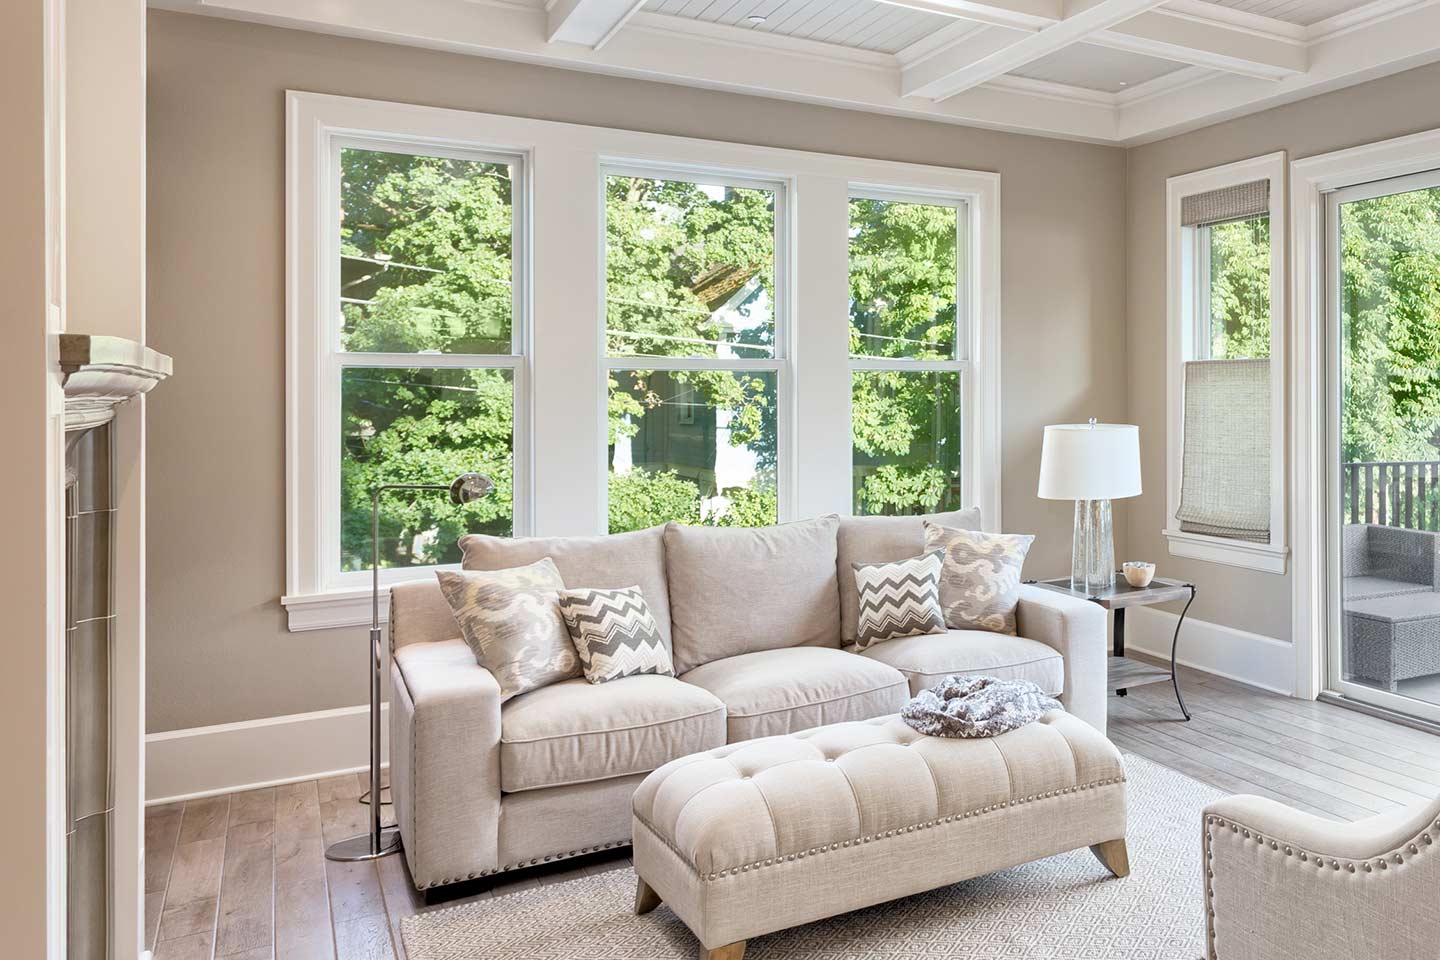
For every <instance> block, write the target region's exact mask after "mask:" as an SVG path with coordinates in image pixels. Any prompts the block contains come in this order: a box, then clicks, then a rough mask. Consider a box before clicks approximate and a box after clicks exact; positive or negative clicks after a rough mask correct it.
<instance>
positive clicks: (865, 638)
mask: <svg viewBox="0 0 1440 960" xmlns="http://www.w3.org/2000/svg"><path fill="white" fill-rule="evenodd" d="M944 555H945V554H944V551H942V550H935V551H932V552H931V553H927V554H924V555H923V556H919V557H911V558H909V559H908V560H897V561H895V562H894V563H855V564H851V566H853V567H854V568H855V588H856V590H858V591H859V594H860V619H859V623H858V625H857V627H856V630H855V646H857V647H859V648H860V649H861V650H864V649H865V648H866V647H869V646H870V645H872V644H876V643H882V642H884V641H886V640H898V639H900V638H901V637H919V636H923V635H924V634H928V633H944V632H945V614H944V612H943V611H942V610H941V609H940V567H941V558H943V557H944Z"/></svg>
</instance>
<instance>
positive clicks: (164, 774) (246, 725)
mask: <svg viewBox="0 0 1440 960" xmlns="http://www.w3.org/2000/svg"><path fill="white" fill-rule="evenodd" d="M381 710H382V714H381V721H380V732H381V739H380V744H381V756H382V757H386V756H388V754H387V752H386V748H387V743H388V740H389V727H390V725H389V722H388V713H389V704H385V705H383V706H382V707H381ZM369 765H370V707H369V706H368V705H365V706H359V707H340V708H339V709H335V710H318V711H316V712H314V713H296V714H291V715H290V716H284V717H266V718H264V719H261V720H245V721H242V722H240V723H222V724H217V725H216V726H212V727H192V728H190V729H187V730H167V731H165V732H164V733H152V734H149V735H148V736H146V737H145V802H146V803H147V804H157V803H169V802H172V801H175V800H190V799H194V798H196V797H207V796H214V795H217V794H222V793H232V792H235V791H237V790H248V789H255V788H259V787H270V786H276V785H278V784H282V783H296V782H298V781H301V780H313V779H316V778H318V777H330V776H337V775H339V774H343V773H352V772H354V771H356V770H362V769H367V768H368V767H369Z"/></svg>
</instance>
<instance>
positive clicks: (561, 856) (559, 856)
mask: <svg viewBox="0 0 1440 960" xmlns="http://www.w3.org/2000/svg"><path fill="white" fill-rule="evenodd" d="M628 846H630V841H629V840H615V841H613V842H611V843H602V844H598V845H597V846H593V847H581V848H580V849H578V850H571V851H570V852H569V853H552V854H550V855H549V856H545V857H535V858H533V859H530V860H517V861H515V862H514V863H507V864H505V865H504V866H499V867H492V868H491V869H489V870H477V871H475V872H474V873H467V874H465V876H463V877H445V878H442V879H440V880H435V881H433V882H431V883H426V884H423V885H421V886H420V887H418V888H417V889H419V890H430V889H433V888H434V887H444V886H449V885H450V884H452V883H464V882H465V881H466V880H479V879H480V878H481V877H490V876H494V875H495V874H497V873H507V872H509V871H511V870H520V869H522V868H524V867H533V866H536V865H538V864H542V863H558V862H559V861H561V860H569V859H570V858H571V857H579V856H584V855H585V854H587V853H598V852H599V851H601V850H613V849H615V848H616V847H628Z"/></svg>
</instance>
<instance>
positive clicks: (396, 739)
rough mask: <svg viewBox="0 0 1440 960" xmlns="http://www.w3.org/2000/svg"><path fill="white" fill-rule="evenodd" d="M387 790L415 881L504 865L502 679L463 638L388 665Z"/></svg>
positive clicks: (420, 648)
mask: <svg viewBox="0 0 1440 960" xmlns="http://www.w3.org/2000/svg"><path fill="white" fill-rule="evenodd" d="M391 680H392V688H391V696H390V787H391V790H390V793H391V796H392V797H393V799H394V804H395V818H396V820H397V822H398V823H399V825H400V835H401V837H402V838H403V839H404V841H405V858H406V860H407V861H408V862H409V864H410V875H411V878H412V879H413V880H414V882H415V887H416V889H419V890H423V889H425V888H427V887H434V886H439V885H441V884H446V883H454V882H456V881H459V880H467V879H470V878H472V877H475V876H478V875H480V874H483V873H484V872H486V871H489V870H493V869H495V867H496V866H497V864H498V837H499V834H498V829H499V820H500V684H499V683H498V682H497V681H496V680H495V677H494V675H493V674H491V673H490V671H489V670H486V669H485V668H484V667H481V666H480V665H479V664H477V663H476V662H475V657H474V655H473V654H471V652H470V649H469V647H467V646H465V644H464V643H463V642H461V641H459V640H447V641H442V642H439V643H416V644H411V645H408V646H405V647H402V648H400V650H398V651H397V652H396V654H395V657H394V660H393V661H392V665H391Z"/></svg>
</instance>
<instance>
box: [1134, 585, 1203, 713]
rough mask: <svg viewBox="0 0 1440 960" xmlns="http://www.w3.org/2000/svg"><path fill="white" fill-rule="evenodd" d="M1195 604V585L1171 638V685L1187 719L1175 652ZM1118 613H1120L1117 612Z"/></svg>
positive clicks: (1181, 710)
mask: <svg viewBox="0 0 1440 960" xmlns="http://www.w3.org/2000/svg"><path fill="white" fill-rule="evenodd" d="M1194 602H1195V584H1193V583H1192V584H1190V599H1189V600H1186V601H1185V609H1183V610H1181V611H1180V619H1179V620H1176V621H1175V635H1174V636H1173V637H1171V638H1170V683H1171V685H1172V686H1173V687H1174V688H1175V701H1176V702H1177V703H1179V704H1180V712H1181V713H1183V714H1184V715H1185V719H1186V720H1189V719H1190V710H1189V709H1188V708H1187V707H1186V706H1185V698H1184V697H1183V696H1181V694H1180V674H1179V673H1177V672H1176V670H1175V651H1176V649H1177V648H1178V647H1179V646H1180V627H1181V625H1182V624H1184V623H1185V614H1187V613H1189V612H1190V604H1192V603H1194ZM1117 612H1118V611H1117Z"/></svg>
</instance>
